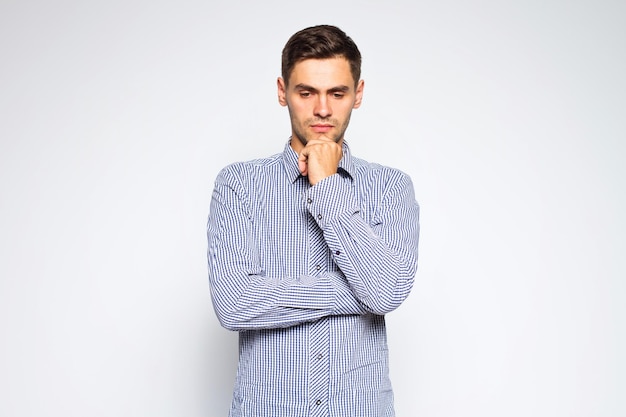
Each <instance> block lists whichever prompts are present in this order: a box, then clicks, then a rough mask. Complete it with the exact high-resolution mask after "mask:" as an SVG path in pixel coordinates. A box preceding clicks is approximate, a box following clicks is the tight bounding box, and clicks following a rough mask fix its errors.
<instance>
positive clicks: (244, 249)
mask: <svg viewBox="0 0 626 417" xmlns="http://www.w3.org/2000/svg"><path fill="white" fill-rule="evenodd" d="M246 200H247V199H246V192H245V189H244V188H243V187H241V186H240V184H239V182H238V181H237V179H236V178H235V177H234V176H232V175H227V174H226V173H225V172H224V171H223V172H222V173H220V175H218V178H217V180H216V183H215V188H214V191H213V196H212V200H211V206H210V214H209V220H208V224H207V238H208V265H209V283H210V289H211V297H212V301H213V307H214V309H215V312H216V315H217V317H218V319H219V321H220V324H221V325H222V326H223V327H225V328H226V329H229V330H236V331H242V330H251V329H263V328H280V327H289V326H293V325H297V324H300V323H304V322H310V321H314V320H317V319H320V318H322V317H325V316H329V315H352V314H366V313H367V312H368V311H367V310H366V309H365V308H364V307H363V306H362V305H361V304H360V303H359V302H358V300H357V299H356V298H355V296H354V294H353V293H352V291H351V289H350V287H349V285H348V283H347V281H346V279H345V277H344V276H343V275H341V274H340V273H336V272H335V273H333V272H329V273H324V274H320V275H319V276H297V277H289V276H267V275H266V274H265V272H264V271H263V270H262V268H261V262H260V254H259V251H258V248H257V247H255V244H254V239H253V238H252V221H251V216H250V213H251V212H250V209H251V208H250V207H248V205H247V201H246Z"/></svg>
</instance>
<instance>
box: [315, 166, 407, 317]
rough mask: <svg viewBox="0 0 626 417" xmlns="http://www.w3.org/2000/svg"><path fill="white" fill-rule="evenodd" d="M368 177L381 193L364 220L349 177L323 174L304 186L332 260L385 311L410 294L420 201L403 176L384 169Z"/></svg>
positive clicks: (358, 291) (360, 294) (365, 298)
mask: <svg viewBox="0 0 626 417" xmlns="http://www.w3.org/2000/svg"><path fill="white" fill-rule="evenodd" d="M379 174H380V175H373V176H372V177H371V178H369V179H368V180H370V181H371V183H370V184H369V186H370V187H381V189H382V198H381V200H380V204H379V206H378V207H377V208H376V210H375V213H374V215H373V218H372V220H371V221H370V223H369V224H368V222H366V221H365V220H364V217H363V216H362V215H361V214H360V213H359V210H360V208H359V203H358V201H357V199H356V196H355V193H354V190H353V188H352V184H351V180H350V179H349V178H344V177H342V176H341V175H339V174H334V175H331V176H328V177H326V178H324V179H323V180H321V181H320V182H318V183H317V184H316V185H315V186H313V187H311V188H310V189H309V191H308V201H309V205H308V210H309V212H310V213H311V215H313V218H315V219H316V221H317V222H318V224H319V226H320V228H321V229H322V230H323V232H324V238H325V240H326V243H327V244H328V247H329V248H330V250H331V253H332V256H333V260H334V262H335V263H336V264H337V266H338V267H339V269H340V270H341V271H342V272H343V273H344V274H345V276H346V279H347V280H348V282H349V285H350V287H351V289H352V291H353V293H354V294H355V296H356V298H357V299H358V300H359V301H360V302H361V303H362V304H363V305H365V307H366V308H367V309H368V310H369V311H370V312H372V313H375V314H381V315H382V314H386V313H388V312H390V311H392V310H394V309H395V308H397V307H398V306H399V305H400V304H401V303H402V302H403V301H404V300H405V299H406V297H407V296H408V295H409V292H410V291H411V288H412V286H413V279H414V276H415V272H416V270H417V247H418V240H419V206H418V204H417V202H416V201H415V197H414V192H413V186H412V183H411V180H410V178H409V177H408V176H406V175H405V174H403V173H401V172H400V171H397V170H392V169H385V170H384V174H383V172H382V171H380V172H379Z"/></svg>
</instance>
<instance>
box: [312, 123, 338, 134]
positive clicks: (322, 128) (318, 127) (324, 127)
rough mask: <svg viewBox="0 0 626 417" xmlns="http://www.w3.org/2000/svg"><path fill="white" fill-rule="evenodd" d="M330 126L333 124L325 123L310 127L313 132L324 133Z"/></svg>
mask: <svg viewBox="0 0 626 417" xmlns="http://www.w3.org/2000/svg"><path fill="white" fill-rule="evenodd" d="M332 128H333V125H326V124H316V125H311V129H313V131H314V132H315V133H326V132H329V131H330V130H331V129H332Z"/></svg>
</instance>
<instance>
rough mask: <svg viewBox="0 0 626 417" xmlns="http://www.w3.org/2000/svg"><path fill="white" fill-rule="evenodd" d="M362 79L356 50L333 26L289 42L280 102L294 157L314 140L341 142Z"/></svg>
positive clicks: (357, 102)
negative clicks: (285, 112) (287, 118)
mask: <svg viewBox="0 0 626 417" xmlns="http://www.w3.org/2000/svg"><path fill="white" fill-rule="evenodd" d="M360 76H361V54H360V52H359V50H358V48H357V46H356V45H355V44H354V42H353V41H352V39H350V38H349V37H348V36H347V35H346V34H345V33H344V32H343V31H342V30H340V29H338V28H336V27H334V26H326V25H323V26H314V27H311V28H307V29H304V30H301V31H299V32H297V33H296V34H294V35H293V36H292V37H291V38H290V39H289V41H287V44H286V45H285V48H284V49H283V54H282V77H281V78H279V79H278V101H279V103H280V104H281V105H282V106H287V107H288V109H289V116H290V118H291V127H292V141H291V146H292V147H293V148H294V150H295V151H296V152H299V151H300V150H301V149H302V148H303V147H304V146H306V144H307V143H308V142H309V141H310V140H312V139H325V140H332V141H334V142H337V143H340V142H341V141H342V140H343V136H344V132H345V130H346V129H347V127H348V124H349V122H350V116H351V114H352V109H356V108H358V107H359V106H360V105H361V99H362V96H363V86H364V83H363V80H360V78H359V77H360ZM294 139H297V140H294Z"/></svg>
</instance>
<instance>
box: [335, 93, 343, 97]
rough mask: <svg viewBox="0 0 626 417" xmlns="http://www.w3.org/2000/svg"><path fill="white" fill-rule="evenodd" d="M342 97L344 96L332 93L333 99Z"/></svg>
mask: <svg viewBox="0 0 626 417" xmlns="http://www.w3.org/2000/svg"><path fill="white" fill-rule="evenodd" d="M343 96H344V94H343V93H333V97H334V98H343Z"/></svg>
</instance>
